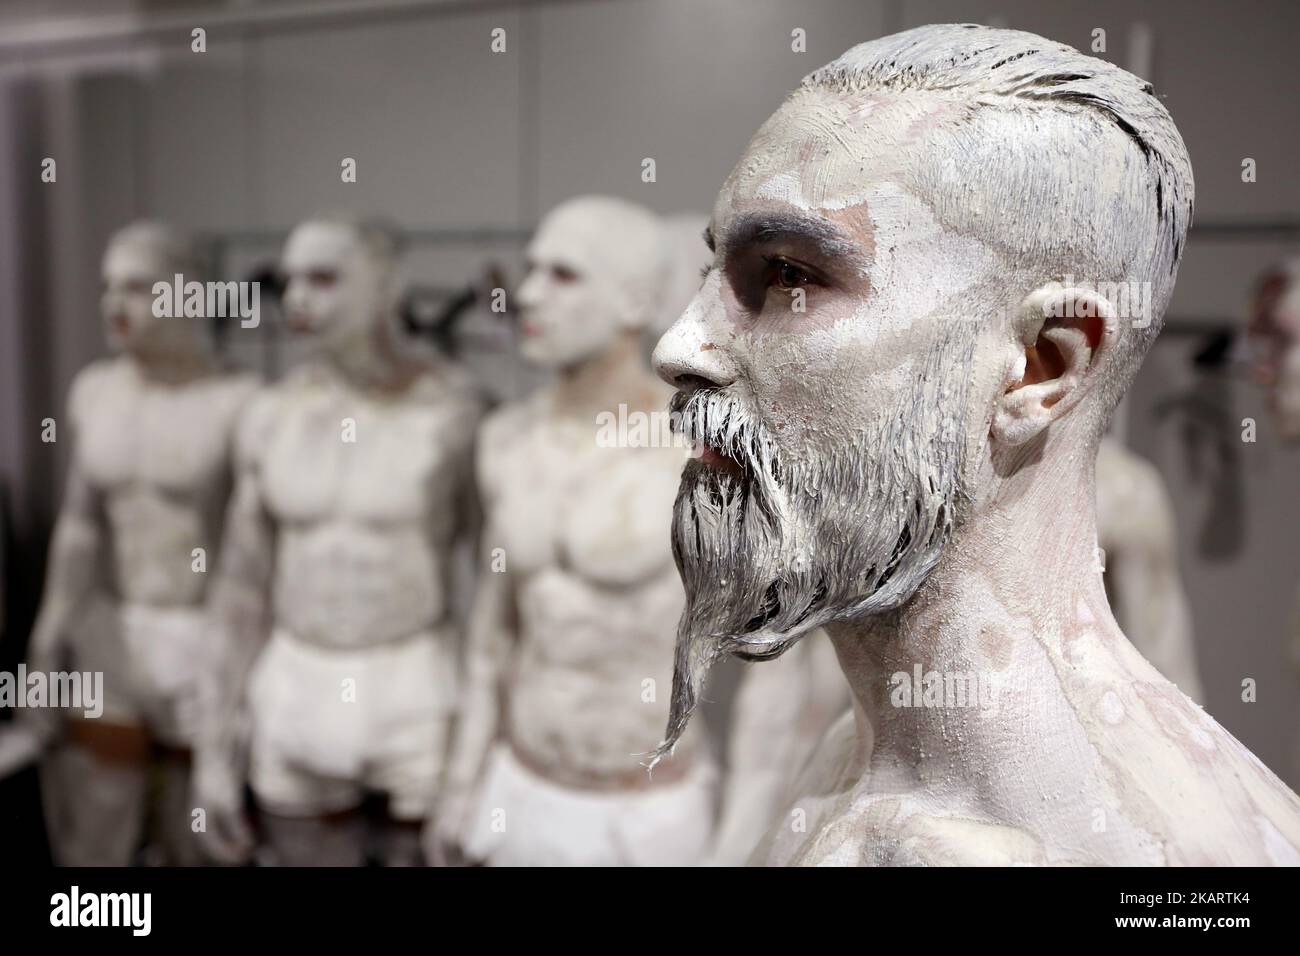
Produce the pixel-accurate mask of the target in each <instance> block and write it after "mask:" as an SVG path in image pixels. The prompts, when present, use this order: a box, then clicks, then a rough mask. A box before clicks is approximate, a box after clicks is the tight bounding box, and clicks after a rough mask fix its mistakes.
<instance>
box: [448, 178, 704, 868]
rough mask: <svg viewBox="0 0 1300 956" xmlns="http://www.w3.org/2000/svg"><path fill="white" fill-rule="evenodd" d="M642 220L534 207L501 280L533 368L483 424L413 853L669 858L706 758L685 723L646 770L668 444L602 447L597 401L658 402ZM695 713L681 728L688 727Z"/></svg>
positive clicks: (591, 202) (669, 570)
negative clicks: (479, 527) (474, 544)
mask: <svg viewBox="0 0 1300 956" xmlns="http://www.w3.org/2000/svg"><path fill="white" fill-rule="evenodd" d="M660 242H661V233H660V229H659V223H658V221H657V219H656V217H654V216H653V215H652V214H650V213H649V212H647V211H645V210H643V209H641V208H640V207H638V206H634V205H632V204H630V203H626V202H623V201H621V200H616V199H607V198H602V197H584V198H580V199H574V200H571V201H569V202H566V203H564V204H563V205H561V206H559V207H558V208H557V209H555V210H554V211H552V212H551V213H550V215H548V216H547V217H546V218H545V219H544V220H543V222H542V224H541V225H540V226H539V228H538V231H537V235H536V236H535V237H534V239H533V241H532V243H531V244H530V246H529V249H528V258H529V272H528V276H527V278H526V279H525V281H524V283H523V285H522V286H521V287H520V289H519V293H518V304H519V310H520V318H521V328H520V331H521V334H522V337H523V339H522V342H523V344H522V349H523V352H524V356H525V357H526V358H527V359H528V360H529V361H532V362H534V363H537V364H540V365H543V366H546V367H548V368H551V369H553V370H554V371H555V373H556V377H555V380H554V382H553V383H552V384H550V385H548V386H546V387H543V388H542V389H541V390H540V391H538V392H537V393H535V394H534V395H532V396H531V397H530V398H528V399H526V400H524V401H523V402H520V403H518V404H514V405H510V406H507V407H505V408H503V409H501V410H499V411H497V412H496V413H495V414H493V415H492V416H491V417H490V418H489V419H488V420H487V422H486V423H485V424H484V426H483V429H482V434H481V435H480V438H479V453H478V481H479V496H480V498H481V500H482V501H483V506H484V512H485V518H486V532H485V535H484V539H483V550H484V555H483V565H484V566H483V568H482V570H481V574H480V577H479V589H478V593H477V595H476V598H475V605H474V610H473V613H472V617H471V625H470V637H469V648H468V655H467V669H466V676H465V685H464V691H463V701H462V712H461V717H460V726H459V729H458V731H457V740H456V746H455V748H454V750H453V757H452V761H451V768H450V771H449V775H448V781H447V787H446V790H445V797H444V800H443V802H442V805H441V806H440V808H439V812H438V815H437V821H436V829H435V830H434V831H433V832H431V834H430V840H431V842H432V847H431V852H432V853H434V854H437V855H439V856H442V857H443V858H446V859H455V858H458V857H463V858H466V859H468V860H470V861H475V862H482V863H487V864H490V865H503V866H509V865H567V864H573V865H614V864H626V865H639V864H648V865H655V864H688V863H692V862H695V861H697V860H699V859H700V858H701V856H702V854H703V853H704V852H705V851H706V850H707V844H708V840H709V836H710V833H711V831H712V827H713V817H714V810H713V780H714V776H715V771H714V767H713V765H712V762H711V760H710V759H709V754H708V753H707V749H706V747H705V745H704V741H703V740H702V739H700V738H699V735H698V733H691V734H688V735H686V736H685V737H684V738H683V740H682V745H681V747H679V748H678V753H677V755H676V757H675V758H674V759H673V760H672V761H669V762H667V763H665V764H663V765H662V766H661V767H660V768H659V770H658V771H656V773H655V774H654V775H653V777H651V776H649V775H647V773H646V770H645V767H644V766H643V764H642V760H643V755H644V754H645V753H646V751H647V750H648V749H649V746H650V745H651V744H652V743H653V739H654V737H655V734H656V730H657V728H658V727H659V726H661V724H662V721H663V720H664V719H665V717H666V716H667V714H668V692H669V689H670V686H671V677H672V671H671V667H672V641H673V637H672V625H671V622H672V621H673V620H674V619H676V617H677V615H678V614H679V613H680V611H681V608H682V590H681V584H680V583H679V581H678V579H677V575H676V573H675V569H674V568H673V561H672V553H671V551H670V549H669V542H668V512H669V508H670V507H671V503H672V500H673V495H674V493H675V492H676V486H677V479H678V475H679V474H680V471H681V465H682V461H683V458H684V453H683V450H682V449H681V448H674V447H666V448H664V447H630V448H624V447H602V446H601V445H600V444H598V442H597V432H598V429H597V424H596V423H597V420H598V418H597V417H598V416H599V415H601V414H602V413H617V410H618V408H619V406H620V405H626V406H627V409H628V412H629V414H631V413H635V412H646V413H649V412H653V411H655V410H662V408H663V407H664V402H665V401H666V399H667V396H668V392H667V390H666V389H664V386H663V384H662V383H661V382H659V381H657V380H656V379H655V377H654V376H653V375H652V374H651V372H650V369H649V367H648V366H647V364H646V361H645V353H644V351H643V349H642V345H641V341H640V339H641V335H642V333H643V330H644V328H645V326H646V324H647V322H649V321H650V319H651V318H652V316H653V315H654V309H655V305H656V301H657V296H658V294H659V289H660V284H661V282H662V278H663V270H664V268H665V266H664V261H663V256H662V247H661V245H660ZM697 730H698V728H697Z"/></svg>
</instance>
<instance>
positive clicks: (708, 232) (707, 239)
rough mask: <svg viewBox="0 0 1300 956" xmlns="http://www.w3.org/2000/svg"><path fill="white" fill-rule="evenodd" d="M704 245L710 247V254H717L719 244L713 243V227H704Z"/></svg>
mask: <svg viewBox="0 0 1300 956" xmlns="http://www.w3.org/2000/svg"><path fill="white" fill-rule="evenodd" d="M704 244H705V245H706V246H708V247H709V252H717V251H718V250H717V244H716V243H715V242H714V241H713V227H712V226H705V227H704Z"/></svg>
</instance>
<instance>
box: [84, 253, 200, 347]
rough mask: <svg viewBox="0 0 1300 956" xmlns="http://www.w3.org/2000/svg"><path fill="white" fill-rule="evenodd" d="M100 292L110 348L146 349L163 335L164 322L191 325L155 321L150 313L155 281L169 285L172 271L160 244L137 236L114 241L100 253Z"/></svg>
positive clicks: (181, 320)
mask: <svg viewBox="0 0 1300 956" xmlns="http://www.w3.org/2000/svg"><path fill="white" fill-rule="evenodd" d="M102 274H103V279H104V292H103V294H102V296H101V297H100V312H101V314H102V316H103V320H104V334H105V336H106V337H107V339H108V344H109V346H110V347H111V348H113V349H122V350H124V351H127V352H133V353H134V352H140V351H143V350H147V349H148V348H149V347H150V346H151V345H153V344H154V340H155V339H158V338H160V337H162V336H164V335H165V331H166V330H165V329H164V328H163V326H164V323H171V324H172V325H178V324H181V323H185V322H193V321H194V320H193V319H185V318H158V317H156V316H155V315H154V314H153V303H154V299H155V296H154V293H153V286H154V283H156V282H164V281H165V282H167V283H168V284H169V285H170V283H171V282H172V279H173V276H172V269H171V264H170V263H169V261H168V258H167V255H166V252H165V250H164V248H163V247H162V245H161V244H159V243H157V242H152V241H149V240H148V239H146V238H143V237H140V236H132V237H129V238H121V239H115V240H113V241H111V242H110V243H109V246H108V249H107V250H105V252H104V262H103V266H102Z"/></svg>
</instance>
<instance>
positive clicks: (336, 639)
mask: <svg viewBox="0 0 1300 956" xmlns="http://www.w3.org/2000/svg"><path fill="white" fill-rule="evenodd" d="M395 256H396V248H395V243H394V241H393V239H392V237H391V236H390V235H389V234H388V233H387V232H386V231H385V230H383V229H380V228H378V227H376V226H374V225H371V224H368V223H361V222H356V221H353V220H350V219H346V218H340V217H319V218H316V219H313V220H310V221H308V222H305V223H303V224H302V225H300V226H298V227H297V228H296V229H295V230H294V231H293V233H292V234H291V235H290V236H289V239H288V242H287V243H286V245H285V250H284V257H283V270H284V272H285V274H286V279H287V286H286V290H285V295H284V311H285V320H286V322H287V323H288V325H289V326H290V328H291V329H293V330H295V331H297V332H300V333H303V334H306V335H310V336H311V337H312V339H313V340H314V344H315V346H316V348H317V350H318V351H317V352H316V354H314V355H313V356H312V357H311V358H310V359H309V360H307V361H306V362H304V363H303V364H302V365H300V366H299V367H297V368H296V369H294V370H293V371H292V372H290V374H289V375H288V376H286V378H285V379H284V380H283V381H282V382H280V383H278V384H277V385H274V386H271V387H268V388H266V389H264V390H263V391H262V392H261V393H260V394H258V395H257V397H256V398H255V399H254V400H253V402H252V403H251V405H250V407H249V409H248V411H247V412H246V414H245V415H244V416H243V418H242V419H241V421H240V426H239V434H238V444H237V449H236V465H237V475H236V482H237V483H236V488H235V494H234V499H233V501H232V503H231V506H230V510H229V514H228V517H227V524H226V534H227V539H228V543H227V548H226V552H225V554H224V555H223V559H222V562H221V566H220V569H219V574H218V580H217V583H216V586H215V589H214V594H213V598H212V614H213V618H214V625H215V630H216V635H215V637H214V641H213V643H214V646H215V647H216V648H217V649H218V650H219V652H220V660H219V662H218V664H217V665H216V666H215V667H214V668H213V675H214V679H213V680H212V682H211V683H210V685H208V686H207V688H206V689H207V691H208V693H207V694H205V697H204V704H205V708H204V726H203V728H202V729H203V732H204V736H203V739H202V740H201V749H200V752H199V762H198V774H197V781H196V783H197V788H196V789H197V796H196V802H197V805H198V806H200V807H203V808H205V809H206V810H207V816H208V826H207V837H208V842H209V844H210V845H211V847H212V848H213V851H214V853H216V854H217V855H219V856H220V857H221V858H223V859H229V860H239V859H242V858H244V857H246V856H247V855H248V854H249V853H250V852H251V850H252V849H253V838H252V833H251V830H250V827H249V823H248V821H247V819H246V818H245V815H244V812H243V807H242V792H243V790H242V788H243V781H244V779H245V776H247V779H248V782H249V784H250V786H251V788H252V790H253V793H254V796H255V798H256V802H257V805H258V809H259V811H260V813H259V821H260V823H261V826H262V830H263V832H264V834H265V835H266V837H267V841H268V843H269V844H270V848H271V850H272V851H273V854H274V856H275V859H276V860H277V861H278V862H280V863H283V864H287V865H352V864H359V863H361V862H363V856H364V845H365V843H366V836H367V834H366V827H365V822H364V820H363V817H362V814H361V812H360V805H361V802H362V799H363V797H364V795H366V794H367V793H371V792H374V793H379V794H383V795H385V796H386V797H387V801H388V804H387V809H388V816H389V819H388V821H387V825H385V826H384V827H383V832H382V834H380V836H381V839H382V841H383V847H384V848H383V850H382V855H383V857H384V859H385V860H386V861H387V862H389V863H395V864H398V863H412V862H417V861H418V857H419V832H420V828H421V827H422V825H423V822H424V820H425V818H426V817H427V815H428V812H429V808H430V806H431V804H432V802H433V800H434V798H435V796H436V793H437V788H438V785H439V780H440V775H441V772H442V765H443V757H444V750H445V747H446V741H447V736H448V732H449V725H450V720H451V716H452V710H453V707H454V704H455V685H454V681H455V661H456V655H457V650H458V648H457V644H458V635H457V633H456V630H455V628H454V627H453V626H452V624H451V622H450V620H449V616H448V601H449V595H448V586H447V585H448V574H449V569H450V565H451V552H452V548H453V544H454V541H455V540H456V539H457V537H458V534H459V533H460V532H461V531H462V530H469V529H468V528H465V527H464V526H465V520H464V519H465V517H466V515H467V513H468V512H467V504H469V503H471V502H472V496H470V494H469V493H470V492H471V490H472V489H471V488H470V486H469V482H468V479H469V476H470V462H471V460H472V454H471V447H472V442H473V433H474V428H475V426H476V423H477V420H478V418H479V415H480V408H481V407H480V402H479V399H478V396H477V395H476V393H475V391H474V389H473V388H472V387H471V385H470V383H469V382H468V380H467V378H466V377H465V376H464V374H463V373H462V372H461V371H460V370H459V369H457V368H456V367H454V366H452V365H451V364H450V363H448V362H446V361H445V360H438V359H432V358H431V357H426V359H425V360H419V359H417V357H416V356H415V355H414V354H412V353H411V352H410V351H409V348H410V346H409V344H408V343H406V342H405V340H404V338H403V336H402V334H401V333H400V332H399V331H398V330H397V327H396V325H395V322H396V318H397V313H396V301H397V293H398V289H397V282H396V278H395V274H394V273H395Z"/></svg>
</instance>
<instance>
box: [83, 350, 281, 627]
mask: <svg viewBox="0 0 1300 956" xmlns="http://www.w3.org/2000/svg"><path fill="white" fill-rule="evenodd" d="M255 387H256V382H255V381H254V380H253V379H252V378H251V377H249V376H246V375H237V374H223V373H217V372H214V373H212V374H211V375H207V376H204V377H202V378H199V379H197V380H194V381H189V382H186V383H184V384H175V385H170V384H163V383H159V382H153V381H150V380H148V379H146V378H145V377H144V376H143V375H142V374H141V373H140V372H139V371H138V370H137V368H136V367H135V365H134V364H133V363H132V362H131V360H129V359H127V358H119V359H114V360H110V361H105V362H99V363H96V364H94V365H91V366H90V367H89V368H87V369H86V370H85V371H83V372H82V373H81V374H80V375H79V376H78V377H77V380H76V382H75V383H74V385H73V391H72V397H71V399H70V402H69V404H70V409H71V413H72V416H73V420H74V422H75V425H76V429H77V448H76V451H75V454H76V456H77V462H78V465H79V466H80V470H81V472H82V474H83V475H84V476H85V477H86V480H87V481H88V482H89V484H90V485H91V487H93V488H94V489H95V490H96V491H97V492H98V496H99V500H100V501H101V502H102V507H103V519H104V522H105V525H106V528H107V531H108V536H107V542H108V544H107V548H108V551H109V555H108V557H109V559H110V571H109V573H108V574H107V575H106V585H107V586H108V587H109V588H110V589H111V591H112V594H113V596H114V597H115V598H117V599H118V600H120V601H123V602H126V603H133V604H142V605H149V606H154V607H184V606H191V605H196V604H198V603H200V602H201V601H202V600H203V596H204V591H205V586H206V583H207V580H208V578H207V575H206V574H203V573H196V570H195V556H194V554H193V551H194V549H195V548H203V549H204V550H205V552H206V557H205V559H204V564H205V565H207V564H208V562H211V561H212V560H214V559H215V555H216V551H217V549H218V547H219V545H220V537H221V524H222V518H223V516H224V509H225V504H226V499H227V496H228V494H229V491H230V456H231V452H232V448H233V440H234V427H235V422H236V420H237V417H238V414H239V412H240V410H241V409H242V407H243V405H244V403H245V401H247V399H248V398H249V397H250V396H251V395H252V394H253V391H254V389H255Z"/></svg>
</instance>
